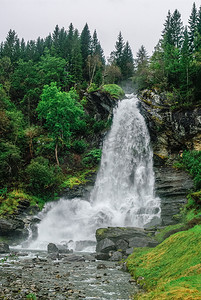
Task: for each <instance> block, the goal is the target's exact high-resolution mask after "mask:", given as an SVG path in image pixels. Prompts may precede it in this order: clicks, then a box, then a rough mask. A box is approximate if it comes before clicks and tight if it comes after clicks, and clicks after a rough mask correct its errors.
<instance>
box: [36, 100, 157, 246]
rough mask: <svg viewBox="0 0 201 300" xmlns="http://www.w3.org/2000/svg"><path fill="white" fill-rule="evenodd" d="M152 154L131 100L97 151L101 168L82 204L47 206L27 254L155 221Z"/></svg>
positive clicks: (118, 112) (67, 202) (63, 201)
mask: <svg viewBox="0 0 201 300" xmlns="http://www.w3.org/2000/svg"><path fill="white" fill-rule="evenodd" d="M152 157H153V153H152V150H151V146H150V138H149V133H148V129H147V127H146V123H145V120H144V118H143V116H142V115H141V114H140V112H139V109H138V100H137V98H136V97H135V96H134V95H127V98H126V99H124V100H122V101H120V102H119V104H118V107H116V108H115V109H114V118H113V124H112V127H111V129H110V131H109V132H108V134H107V136H106V138H105V140H104V144H103V151H102V158H101V165H100V169H99V172H98V175H97V179H96V183H95V186H94V189H93V191H92V193H91V196H90V199H89V200H88V201H86V200H83V199H80V198H74V199H71V200H69V199H64V198H62V199H60V200H59V201H58V202H57V203H55V202H53V203H49V204H47V206H46V210H47V211H48V212H47V213H45V214H44V215H43V214H42V216H41V218H42V220H41V222H40V224H39V226H38V239H37V240H36V241H35V242H33V243H32V245H31V247H32V248H41V247H43V246H44V245H47V243H48V242H56V243H59V242H61V241H64V240H65V241H69V240H73V241H80V240H82V241H83V240H95V231H96V229H97V228H99V227H107V226H135V227H144V226H145V225H146V224H147V223H149V222H150V221H151V220H152V219H153V218H159V217H160V199H159V198H157V197H155V195H154V172H153V158H152Z"/></svg>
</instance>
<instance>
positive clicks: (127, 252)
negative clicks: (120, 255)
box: [126, 247, 134, 255]
mask: <svg viewBox="0 0 201 300" xmlns="http://www.w3.org/2000/svg"><path fill="white" fill-rule="evenodd" d="M133 250H134V248H133V247H132V248H128V249H127V250H126V254H127V255H130V254H132V253H133Z"/></svg>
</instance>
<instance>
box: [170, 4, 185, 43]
mask: <svg viewBox="0 0 201 300" xmlns="http://www.w3.org/2000/svg"><path fill="white" fill-rule="evenodd" d="M171 32H172V45H174V46H175V47H176V48H180V47H181V43H182V35H183V23H182V21H181V14H180V12H179V11H178V10H177V9H176V10H175V11H174V13H173V15H172V18H171Z"/></svg>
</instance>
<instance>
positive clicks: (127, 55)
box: [122, 42, 134, 79]
mask: <svg viewBox="0 0 201 300" xmlns="http://www.w3.org/2000/svg"><path fill="white" fill-rule="evenodd" d="M133 71H134V60H133V54H132V50H131V47H130V45H129V43H128V42H126V45H125V47H124V49H123V54H122V77H123V79H128V78H129V77H131V76H132V75H133Z"/></svg>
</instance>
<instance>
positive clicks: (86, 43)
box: [80, 23, 91, 81]
mask: <svg viewBox="0 0 201 300" xmlns="http://www.w3.org/2000/svg"><path fill="white" fill-rule="evenodd" d="M80 39H81V54H82V65H83V75H84V79H85V80H86V81H88V80H89V76H88V71H87V59H88V56H89V55H90V54H91V35H90V31H89V27H88V24H87V23H86V25H85V26H84V28H83V30H82V33H81V37H80Z"/></svg>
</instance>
